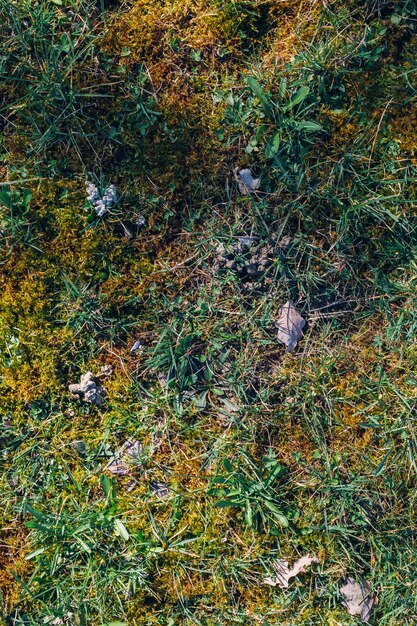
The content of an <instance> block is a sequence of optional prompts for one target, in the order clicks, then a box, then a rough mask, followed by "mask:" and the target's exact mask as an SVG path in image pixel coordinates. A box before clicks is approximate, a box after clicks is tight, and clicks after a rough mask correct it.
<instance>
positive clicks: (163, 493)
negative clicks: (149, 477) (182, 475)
mask: <svg viewBox="0 0 417 626" xmlns="http://www.w3.org/2000/svg"><path fill="white" fill-rule="evenodd" d="M149 486H150V488H151V491H153V492H154V494H155V495H156V497H157V498H159V499H160V500H163V499H164V498H166V497H167V496H169V489H168V487H167V486H166V484H165V483H159V482H157V481H152V482H151V483H150V485H149Z"/></svg>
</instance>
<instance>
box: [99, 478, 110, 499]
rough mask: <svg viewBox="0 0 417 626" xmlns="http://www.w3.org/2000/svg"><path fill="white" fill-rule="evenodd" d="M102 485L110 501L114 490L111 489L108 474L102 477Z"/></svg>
mask: <svg viewBox="0 0 417 626" xmlns="http://www.w3.org/2000/svg"><path fill="white" fill-rule="evenodd" d="M100 485H101V486H102V488H103V491H104V493H105V494H106V497H107V498H108V499H109V500H110V498H111V492H112V488H111V482H110V478H109V477H108V476H106V474H102V475H101V476H100Z"/></svg>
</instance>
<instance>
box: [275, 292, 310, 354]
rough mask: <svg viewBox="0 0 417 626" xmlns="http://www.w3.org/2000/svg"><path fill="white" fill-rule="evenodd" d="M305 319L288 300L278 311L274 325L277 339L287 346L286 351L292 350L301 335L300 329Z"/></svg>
mask: <svg viewBox="0 0 417 626" xmlns="http://www.w3.org/2000/svg"><path fill="white" fill-rule="evenodd" d="M305 324H306V321H305V319H304V318H303V317H301V315H300V314H299V312H298V311H297V309H296V308H295V306H294V304H293V303H292V302H291V301H290V300H288V302H286V303H285V304H283V305H282V307H281V308H280V310H279V312H278V318H277V320H276V326H277V328H278V341H279V342H280V343H283V344H284V345H286V346H287V350H288V352H292V351H293V350H294V348H295V347H296V345H297V342H298V340H299V339H300V337H301V336H302V334H303V333H302V330H303V328H304V326H305Z"/></svg>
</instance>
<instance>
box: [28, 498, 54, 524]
mask: <svg viewBox="0 0 417 626" xmlns="http://www.w3.org/2000/svg"><path fill="white" fill-rule="evenodd" d="M25 511H26V512H27V513H30V514H31V515H33V517H36V519H39V520H41V522H44V521H45V520H47V519H48V517H47V516H46V515H45V514H44V513H42V512H41V511H38V509H35V508H34V507H33V506H31V505H30V504H27V503H26V504H25Z"/></svg>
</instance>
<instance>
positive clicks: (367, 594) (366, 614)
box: [339, 576, 374, 622]
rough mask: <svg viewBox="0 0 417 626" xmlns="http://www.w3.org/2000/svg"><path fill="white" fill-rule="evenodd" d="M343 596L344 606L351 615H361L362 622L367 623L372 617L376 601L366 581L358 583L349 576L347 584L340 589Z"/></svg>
mask: <svg viewBox="0 0 417 626" xmlns="http://www.w3.org/2000/svg"><path fill="white" fill-rule="evenodd" d="M339 591H340V593H341V594H342V596H343V604H344V605H345V607H346V608H347V611H348V613H349V615H360V618H361V622H367V621H368V620H369V618H370V617H371V613H372V606H373V604H374V599H373V597H372V596H371V588H370V586H369V585H368V583H367V582H366V581H362V582H357V581H356V580H355V579H354V578H351V577H350V576H348V578H347V579H346V584H345V585H344V586H343V587H340V589H339Z"/></svg>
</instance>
